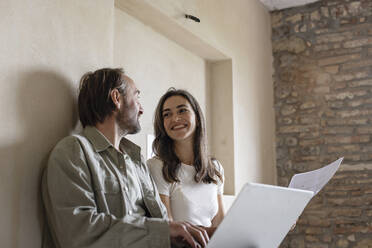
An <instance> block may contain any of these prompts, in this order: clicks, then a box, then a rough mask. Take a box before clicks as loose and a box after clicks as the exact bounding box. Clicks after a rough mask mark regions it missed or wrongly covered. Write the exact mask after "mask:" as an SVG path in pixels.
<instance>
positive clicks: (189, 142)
mask: <svg viewBox="0 0 372 248" xmlns="http://www.w3.org/2000/svg"><path fill="white" fill-rule="evenodd" d="M174 152H175V153H176V155H177V157H178V159H179V160H180V161H181V163H184V164H187V165H193V164H194V141H193V139H192V138H190V139H186V140H182V141H175V143H174Z"/></svg>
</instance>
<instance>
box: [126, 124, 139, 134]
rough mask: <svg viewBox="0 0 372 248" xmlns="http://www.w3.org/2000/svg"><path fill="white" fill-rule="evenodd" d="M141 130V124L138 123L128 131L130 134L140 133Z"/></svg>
mask: <svg viewBox="0 0 372 248" xmlns="http://www.w3.org/2000/svg"><path fill="white" fill-rule="evenodd" d="M140 131H141V126H140V125H138V126H136V127H134V128H133V129H132V130H131V131H130V132H128V134H136V133H139V132H140Z"/></svg>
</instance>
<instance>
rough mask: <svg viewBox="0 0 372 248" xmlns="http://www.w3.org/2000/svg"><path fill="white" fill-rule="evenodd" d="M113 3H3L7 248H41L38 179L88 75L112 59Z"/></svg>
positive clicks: (3, 232)
mask: <svg viewBox="0 0 372 248" xmlns="http://www.w3.org/2000/svg"><path fill="white" fill-rule="evenodd" d="M113 9H114V8H113V1H110V0H96V1H75V0H60V1H58V0H54V1H47V0H34V1H21V0H2V1H0V16H1V20H0V33H1V39H0V57H1V59H0V115H1V122H0V198H1V201H0V209H1V215H0V246H1V247H3V248H8V247H14V248H15V247H28V248H33V247H40V242H41V228H42V225H43V218H42V215H41V206H40V195H39V180H40V175H41V170H42V168H43V167H44V165H45V162H46V158H47V156H48V153H49V151H50V150H51V148H52V147H53V146H54V145H55V144H56V142H57V141H58V140H59V139H60V138H62V137H63V136H65V135H67V134H68V133H69V132H70V131H71V130H72V129H73V128H74V126H75V125H76V122H77V115H76V111H75V105H76V100H75V99H76V93H77V88H78V81H79V78H80V76H81V75H82V73H84V72H86V71H87V70H92V69H95V68H97V67H101V66H107V65H111V64H112V57H113V56H112V44H113V40H112V36H113Z"/></svg>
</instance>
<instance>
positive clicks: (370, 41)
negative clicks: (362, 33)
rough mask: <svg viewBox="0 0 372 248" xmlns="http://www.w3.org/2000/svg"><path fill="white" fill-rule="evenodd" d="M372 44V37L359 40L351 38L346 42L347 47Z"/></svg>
mask: <svg viewBox="0 0 372 248" xmlns="http://www.w3.org/2000/svg"><path fill="white" fill-rule="evenodd" d="M370 44H372V38H364V39H359V40H351V41H346V42H344V47H345V48H354V47H361V46H365V45H370Z"/></svg>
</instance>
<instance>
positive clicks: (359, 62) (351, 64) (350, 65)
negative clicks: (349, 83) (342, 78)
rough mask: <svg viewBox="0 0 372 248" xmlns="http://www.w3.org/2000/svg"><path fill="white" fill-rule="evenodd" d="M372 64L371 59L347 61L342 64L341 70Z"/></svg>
mask: <svg viewBox="0 0 372 248" xmlns="http://www.w3.org/2000/svg"><path fill="white" fill-rule="evenodd" d="M371 65H372V60H370V59H368V60H361V61H357V62H352V63H347V64H344V65H342V69H343V70H349V69H355V68H361V67H366V66H371Z"/></svg>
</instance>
